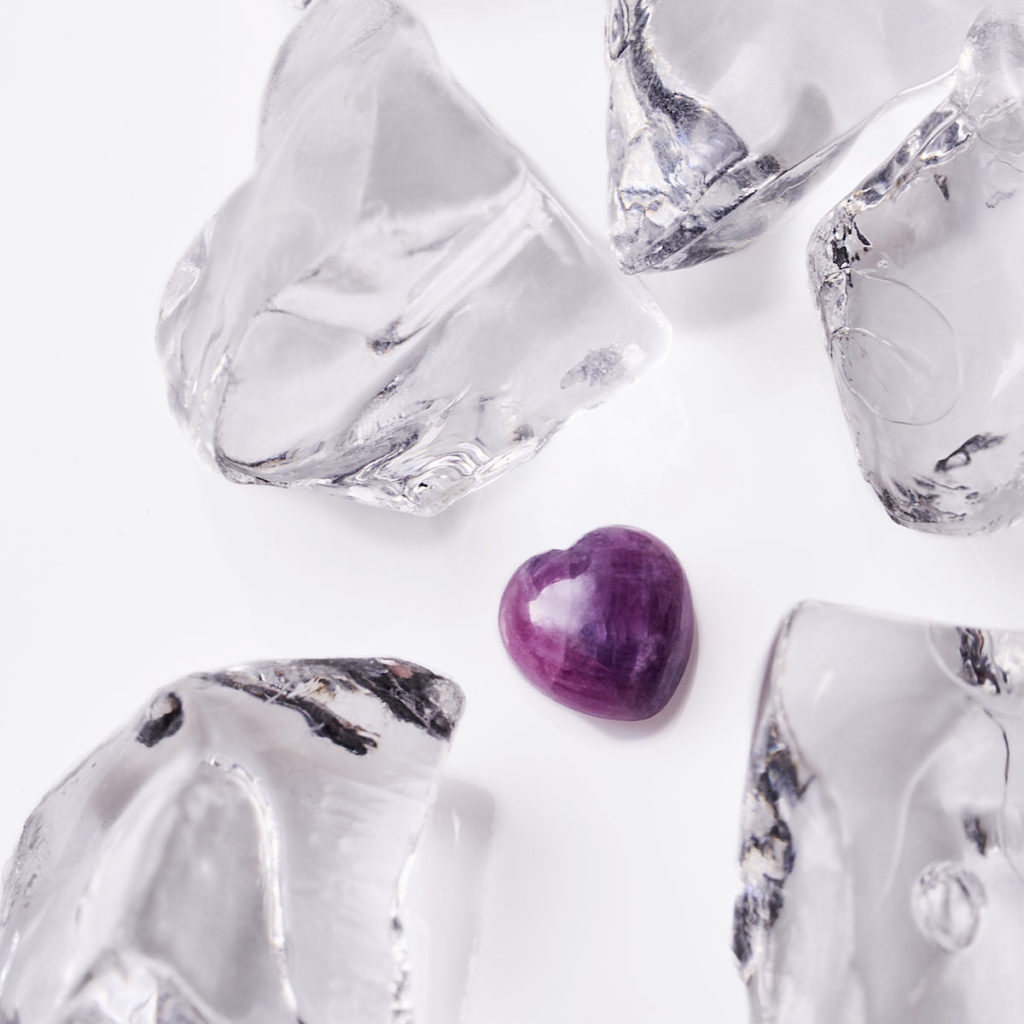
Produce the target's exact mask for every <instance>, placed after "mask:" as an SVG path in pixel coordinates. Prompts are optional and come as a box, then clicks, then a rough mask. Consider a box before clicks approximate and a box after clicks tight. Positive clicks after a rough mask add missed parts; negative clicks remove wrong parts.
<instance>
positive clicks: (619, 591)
mask: <svg viewBox="0 0 1024 1024" xmlns="http://www.w3.org/2000/svg"><path fill="white" fill-rule="evenodd" d="M498 622H499V626H500V628H501V638H502V640H503V641H504V643H505V648H506V650H507V651H508V653H509V655H510V656H511V658H512V660H513V661H514V662H515V663H516V665H517V666H518V668H519V670H520V671H521V672H522V673H523V675H525V676H526V678H527V679H529V680H530V682H531V683H533V684H534V686H536V687H537V688H538V689H540V690H542V691H543V692H544V693H546V694H547V695H548V696H549V697H552V698H554V699H555V700H557V701H558V702H559V703H560V704H564V705H565V706H566V707H570V708H573V709H574V710H576V711H582V712H584V713H585V714H588V715H595V716H597V717H599V718H613V719H617V720H619V721H639V720H641V719H645V718H651V717H652V716H653V715H656V714H657V713H658V712H659V711H661V710H662V709H663V708H664V707H665V705H666V704H667V703H668V702H669V700H671V698H672V695H673V694H674V693H675V692H676V690H677V689H678V687H679V683H680V680H681V679H682V676H683V672H684V671H685V669H686V664H687V662H688V661H689V658H690V650H691V648H692V646H693V632H694V617H693V599H692V597H691V595H690V585H689V583H688V582H687V579H686V574H685V573H684V572H683V568H682V566H681V565H680V564H679V561H678V559H677V558H676V556H675V555H674V554H673V553H672V551H671V550H670V549H669V548H668V547H667V546H666V545H665V544H663V543H662V542H661V541H660V540H658V538H657V537H653V536H651V534H649V533H644V532H643V531H641V530H633V529H630V528H629V527H625V526H606V527H603V528H602V529H599V530H594V531H592V532H591V533H588V534H586V536H584V537H581V538H580V540H578V541H577V542H576V543H575V544H574V545H573V546H572V547H571V548H569V549H568V550H566V551H560V550H556V551H547V552H545V553H544V554H541V555H534V557H533V558H531V559H529V560H528V561H526V562H524V563H523V564H522V565H521V566H520V567H519V568H518V569H517V570H516V571H515V573H514V574H513V576H512V579H511V580H509V583H508V586H507V587H506V588H505V593H504V594H503V595H502V598H501V607H500V610H499V612H498Z"/></svg>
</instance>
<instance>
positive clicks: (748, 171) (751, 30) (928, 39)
mask: <svg viewBox="0 0 1024 1024" xmlns="http://www.w3.org/2000/svg"><path fill="white" fill-rule="evenodd" d="M982 6H983V5H982V4H981V3H980V2H978V0H900V2H898V3H877V2H875V0H845V2H843V3H841V4H840V3H811V4H807V3H803V2H802V0H783V2H781V3H773V4H765V3H763V2H761V0H695V2H681V0H611V6H610V10H609V16H608V33H607V46H608V59H609V67H610V74H611V104H610V111H609V121H608V156H609V164H610V189H611V194H610V202H611V223H612V242H613V245H614V248H615V250H616V253H617V254H618V257H619V260H620V263H621V265H622V268H623V269H624V270H625V271H627V272H629V273H636V272H639V271H646V270H675V269H677V268H679V267H686V266H691V265H693V264H696V263H701V262H703V261H704V260H708V259H712V258H714V257H716V256H721V255H724V254H726V253H729V252H732V251H734V250H736V249H739V248H742V247H743V246H745V245H747V244H749V243H750V242H751V241H753V240H754V239H755V238H756V237H757V236H758V235H760V234H761V233H762V232H763V231H764V230H765V229H766V228H767V227H768V226H769V225H770V224H771V223H772V222H773V221H774V220H775V219H776V218H777V217H778V216H779V215H780V214H781V213H782V212H783V211H785V210H786V209H787V208H788V207H789V206H791V205H792V204H793V202H795V201H796V200H797V199H798V198H799V197H800V195H801V194H802V192H803V190H804V188H805V186H806V185H807V184H808V183H809V182H810V181H811V180H812V179H814V178H815V177H816V176H819V175H821V174H822V173H823V172H824V171H825V170H826V169H827V168H828V167H829V166H830V165H831V163H832V161H833V160H834V159H835V158H836V157H837V156H838V155H839V154H840V153H841V152H842V150H843V149H844V147H845V146H846V145H848V144H849V143H850V142H851V141H852V140H853V138H854V137H855V136H856V135H857V133H858V132H859V131H860V130H861V128H863V126H864V124H865V122H866V121H867V120H868V119H869V118H870V117H872V116H873V115H874V114H876V113H878V112H879V110H880V109H882V108H883V107H884V106H886V105H887V104H888V103H889V102H890V101H891V100H892V99H893V98H894V97H896V96H897V95H898V94H901V93H904V92H907V91H909V90H911V89H913V88H914V87H916V86H919V85H922V84H925V83H928V82H930V81H931V80H933V79H935V78H938V77H940V76H941V75H943V74H945V73H947V72H948V71H949V70H950V69H952V68H953V66H954V65H955V64H956V60H957V55H958V53H959V51H960V46H961V44H962V41H963V37H964V35H965V33H966V32H967V29H968V27H969V26H970V24H971V21H972V20H973V19H974V17H975V15H976V14H977V12H978V11H979V10H980V9H981V7H982Z"/></svg>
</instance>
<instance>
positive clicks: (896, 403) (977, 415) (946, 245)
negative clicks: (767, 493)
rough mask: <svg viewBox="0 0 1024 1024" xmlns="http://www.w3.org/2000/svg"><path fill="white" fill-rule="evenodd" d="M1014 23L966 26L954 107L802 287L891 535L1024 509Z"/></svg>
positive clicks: (908, 151) (836, 230)
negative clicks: (813, 303)
mask: <svg viewBox="0 0 1024 1024" xmlns="http://www.w3.org/2000/svg"><path fill="white" fill-rule="evenodd" d="M1022 185H1024V13H1022V11H1021V10H1020V9H1019V8H1015V9H1012V10H1005V11H999V10H993V11H989V12H987V13H986V14H985V15H983V16H982V17H980V18H979V19H978V21H977V22H976V23H975V25H974V26H973V27H972V29H971V32H970V34H969V36H968V40H967V45H966V47H965V49H964V52H963V56H962V58H961V61H960V67H959V71H958V74H957V77H956V80H955V83H954V88H953V91H952V93H951V95H950V96H949V98H948V100H947V101H946V102H945V103H944V104H943V105H942V106H940V107H939V108H938V109H937V110H935V111H934V112H933V113H932V114H930V115H929V116H928V117H926V118H925V119H924V121H922V122H921V124H919V125H918V126H917V127H916V128H915V129H914V131H913V132H912V133H911V134H910V135H909V136H908V137H907V139H906V140H905V142H904V143H903V145H902V146H901V147H900V149H899V150H898V151H897V152H896V153H895V154H894V155H893V157H892V158H891V159H890V161H889V162H888V163H887V164H886V165H885V166H883V167H882V168H880V169H879V170H878V171H876V172H875V173H874V174H872V175H871V177H869V178H868V179H867V180H866V181H864V182H863V183H862V184H861V185H860V187H859V188H858V189H857V190H856V191H854V192H853V193H852V194H851V195H849V196H848V197H847V198H846V199H845V200H844V201H843V202H842V203H840V204H839V206H838V207H836V209H835V210H833V211H832V213H831V214H829V216H828V217H827V218H826V219H825V220H824V221H823V222H822V223H821V224H820V225H819V227H818V229H817V230H816V232H815V234H814V236H813V238H812V239H811V244H810V250H809V258H810V272H811V278H812V285H813V287H814V289H815V291H816V294H817V299H818V306H819V308H820V311H821V316H822V321H823V323H824V326H825V331H826V334H827V336H828V347H829V354H830V356H831V359H832V365H833V369H834V372H835V377H836V382H837V384H838V387H839V393H840V397H841V400H842V403H843V408H844V410H845V412H846V417H847V419H848V421H849V424H850V429H851V431H852V433H853V437H854V442H855V444H856V448H857V454H858V458H859V460H860V465H861V469H862V470H863V472H864V475H865V477H866V478H867V480H868V482H869V483H870V484H871V486H872V487H873V488H874V489H875V491H876V492H877V494H878V496H879V498H880V499H881V500H882V503H883V505H884V506H885V509H886V511H887V512H888V513H889V515H890V516H891V517H892V518H893V519H894V520H895V521H896V522H898V523H901V524H903V525H905V526H911V527H914V528H916V529H921V530H928V531H932V532H937V533H956V534H967V533H976V532H979V531H985V530H993V529H996V528H998V527H1001V526H1004V525H1006V524H1008V523H1011V522H1013V521H1014V520H1016V519H1017V518H1019V517H1020V515H1021V513H1022V512H1024V412H1022V409H1024V289H1022V288H1021V272H1020V252H1021V239H1022V236H1024V189H1022Z"/></svg>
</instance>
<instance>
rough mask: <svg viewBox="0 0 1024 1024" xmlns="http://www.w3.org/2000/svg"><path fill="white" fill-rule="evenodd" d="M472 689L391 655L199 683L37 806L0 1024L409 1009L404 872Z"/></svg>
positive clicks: (263, 1018)
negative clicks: (401, 901)
mask: <svg viewBox="0 0 1024 1024" xmlns="http://www.w3.org/2000/svg"><path fill="white" fill-rule="evenodd" d="M461 707H462V695H461V693H460V692H459V690H458V688H457V687H456V686H455V685H454V684H453V683H451V682H449V681H448V680H446V679H442V678H440V677H438V676H435V675H433V674H432V673H430V672H427V671H426V670H425V669H422V668H419V667H418V666H415V665H411V664H408V663H407V662H402V661H392V660H384V661H372V660H366V661H356V660H332V661H299V662H271V663H265V664H256V665H250V666H245V667H242V668H238V669H231V670H226V671H224V672H218V673H213V674H203V675H195V676H190V677H188V678H186V679H183V680H180V681H179V682H178V683H176V684H174V686H172V687H169V688H168V689H166V690H164V691H161V692H160V693H158V694H157V696H156V697H155V698H154V700H153V701H152V703H151V704H150V706H149V707H148V708H147V709H146V710H145V711H144V712H143V713H142V714H141V715H139V716H138V717H137V718H136V719H135V720H134V721H132V722H130V723H129V724H128V725H127V726H126V727H125V728H124V729H122V730H121V731H120V732H118V733H116V734H115V735H114V736H113V737H112V738H111V739H110V740H108V741H107V742H106V743H105V744H103V745H102V746H100V747H98V748H97V749H96V750H95V751H94V752H93V753H92V754H91V755H90V756H89V757H88V758H87V759H86V760H85V761H83V762H82V764H81V765H79V767H78V768H76V769H75V770H74V771H73V772H72V773H71V774H70V775H69V776H68V777H67V778H66V779H65V780H64V781H63V782H61V783H60V784H59V785H58V786H57V787H56V788H55V789H54V790H53V791H52V792H51V793H50V794H49V795H48V796H47V797H46V798H45V799H44V800H43V802H42V803H41V804H40V805H39V807H38V808H37V809H36V810H35V811H34V812H33V814H32V816H31V817H30V818H29V820H28V822H27V823H26V825H25V830H24V834H23V837H22V840H21V845H20V846H19V848H18V851H17V853H16V855H15V857H14V860H13V861H12V863H11V865H10V866H9V868H8V875H7V879H6V885H5V888H4V902H3V916H2V929H0V1019H2V1020H5V1021H20V1024H58V1022H63V1024H86V1022H88V1024H138V1022H139V1021H143V1020H144V1021H148V1022H150V1024H183V1022H187V1024H224V1022H226V1021H231V1022H233V1024H294V1022H295V1021H296V1020H302V1021H305V1022H307V1024H335V1022H337V1021H366V1022H371V1021H380V1022H382V1024H384V1022H398V1021H405V1020H407V1019H408V1018H407V1017H406V1016H403V1014H406V1013H407V1012H408V1006H407V999H408V984H407V981H408V979H407V965H406V962H405V953H404V946H403V941H402V931H401V925H400V923H399V921H398V918H397V916H396V907H397V905H398V898H399V888H400V886H399V880H400V877H401V876H402V873H403V871H404V869H405V866H406V863H407V862H408V860H409V857H410V854H411V852H412V849H413V845H414V842H415V840H416V837H417V835H418V833H419V831H420V828H421V826H422V824H423V821H424V818H425V816H426V813H427V810H428V807H429V805H430V804H431V802H432V801H433V798H434V792H435V787H436V772H437V768H438V765H439V763H440V761H441V759H442V757H443V755H444V752H445V750H446V748H447V744H448V739H449V737H450V735H451V732H452V729H453V728H454V726H455V723H456V721H457V719H458V717H459V714H460V711H461Z"/></svg>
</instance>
